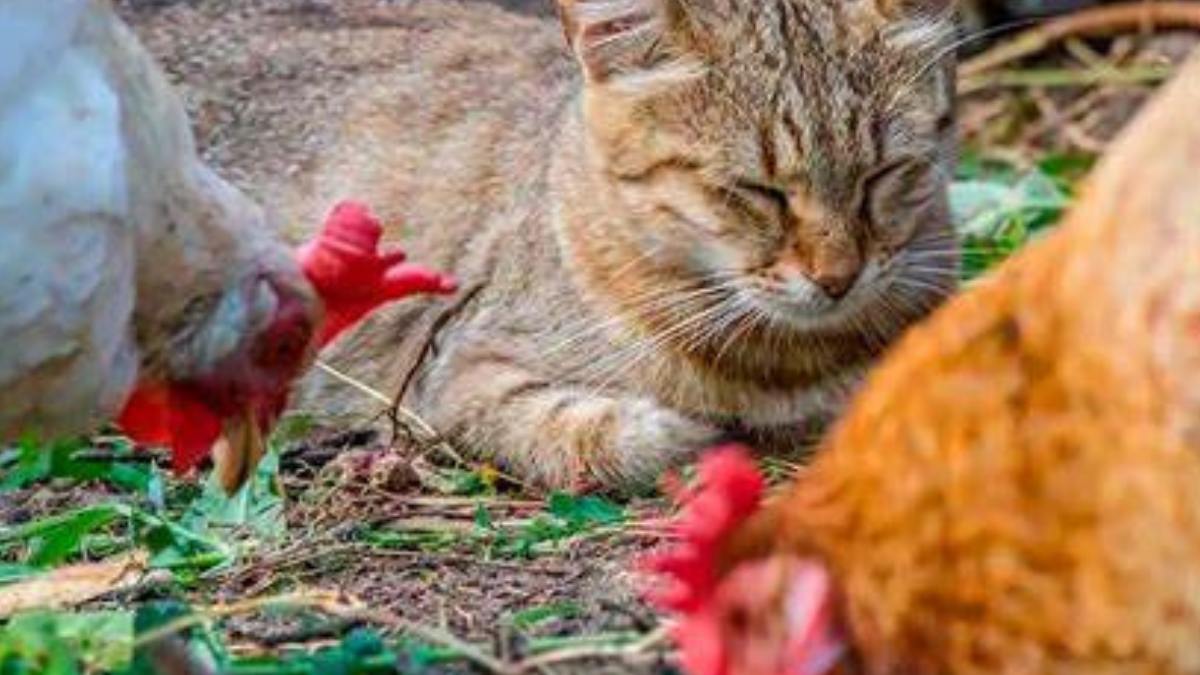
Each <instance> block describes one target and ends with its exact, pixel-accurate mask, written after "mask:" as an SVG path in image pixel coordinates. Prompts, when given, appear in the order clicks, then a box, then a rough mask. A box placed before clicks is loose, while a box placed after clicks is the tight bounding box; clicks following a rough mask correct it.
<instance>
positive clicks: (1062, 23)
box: [958, 0, 1200, 77]
mask: <svg viewBox="0 0 1200 675" xmlns="http://www.w3.org/2000/svg"><path fill="white" fill-rule="evenodd" d="M1152 28H1195V29H1200V4H1198V3H1194V2H1184V1H1179V0H1176V1H1174V2H1126V3H1122V4H1119V5H1108V6H1102V7H1093V8H1090V9H1085V10H1082V11H1079V12H1075V13H1073V14H1068V15H1066V16H1062V17H1059V18H1056V19H1051V20H1049V21H1047V22H1045V23H1043V24H1041V25H1039V26H1035V27H1034V28H1030V29H1028V30H1025V31H1022V32H1020V33H1018V34H1017V35H1016V36H1014V37H1013V38H1012V39H1011V40H1007V41H1005V42H1003V43H1001V44H999V45H997V46H995V47H993V48H992V49H989V50H988V51H986V52H984V53H982V54H980V55H978V56H976V57H974V58H971V59H968V60H967V61H964V62H963V64H962V65H961V66H960V67H959V69H958V72H959V76H961V77H970V76H974V75H979V74H981V73H984V72H987V71H989V70H995V69H996V68H999V67H1001V66H1004V65H1007V64H1009V63H1012V62H1013V61H1019V60H1021V59H1024V58H1026V57H1029V56H1033V55H1034V54H1037V53H1039V52H1042V51H1044V50H1046V49H1047V48H1049V47H1050V46H1051V45H1053V44H1055V43H1056V42H1059V41H1061V40H1065V39H1066V38H1069V37H1075V36H1083V37H1103V36H1107V35H1114V34H1117V33H1125V32H1130V31H1135V30H1138V29H1152Z"/></svg>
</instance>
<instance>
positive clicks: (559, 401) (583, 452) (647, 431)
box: [411, 348, 722, 492]
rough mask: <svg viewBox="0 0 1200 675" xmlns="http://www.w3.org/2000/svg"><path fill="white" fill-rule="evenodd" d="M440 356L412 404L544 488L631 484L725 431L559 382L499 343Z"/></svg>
mask: <svg viewBox="0 0 1200 675" xmlns="http://www.w3.org/2000/svg"><path fill="white" fill-rule="evenodd" d="M457 351H458V353H456V354H454V355H452V356H450V357H449V358H446V357H443V358H442V359H439V360H438V362H437V363H435V364H432V367H431V368H430V369H429V370H428V371H426V372H425V373H424V375H423V376H422V377H421V378H420V383H419V385H418V387H417V388H418V390H419V392H417V395H416V396H415V397H413V400H412V401H411V403H412V404H413V405H414V406H415V407H416V408H417V410H418V411H419V412H421V413H422V414H423V415H424V416H425V417H426V418H427V419H428V420H429V421H430V422H431V423H433V425H434V426H435V427H437V428H438V430H439V431H441V432H442V433H443V434H445V435H446V436H447V437H449V438H451V439H452V440H453V441H455V442H456V443H457V444H459V445H460V446H462V447H463V448H464V449H465V450H468V451H470V452H472V453H474V454H476V455H477V456H480V457H483V458H486V459H488V460H490V461H495V462H496V463H497V465H498V466H500V467H501V468H502V469H504V470H505V471H509V472H512V473H514V474H516V475H517V477H518V478H520V479H521V480H523V481H526V482H528V483H530V484H532V485H534V486H537V487H542V488H547V489H563V490H574V491H579V490H586V489H591V488H603V489H612V490H617V491H621V492H634V491H637V490H640V489H644V488H646V487H650V486H653V485H654V484H655V482H656V481H657V479H658V478H659V477H660V476H661V475H662V473H663V471H664V470H666V469H667V468H669V467H672V466H675V465H678V464H680V463H681V462H684V461H686V460H687V459H689V458H691V457H693V456H695V455H696V454H698V453H699V452H701V451H703V450H705V449H708V448H710V447H712V446H713V445H715V444H717V443H719V442H720V441H721V438H722V433H721V432H720V431H719V430H717V429H715V428H713V427H711V426H709V425H706V424H703V423H699V422H697V421H695V420H693V419H691V418H688V417H686V416H684V415H682V414H680V413H678V412H676V411H673V410H671V409H668V408H666V407H663V406H661V405H659V404H658V403H656V402H655V401H653V400H651V399H649V398H646V397H642V396H636V395H632V394H631V395H628V396H626V395H622V394H620V393H616V394H613V393H595V392H593V391H589V390H587V389H584V388H581V387H575V386H570V385H563V384H560V383H556V382H554V381H552V380H550V379H548V378H546V377H545V376H542V375H538V374H537V373H536V372H535V370H534V369H533V368H531V367H528V366H526V365H524V364H522V363H521V361H520V360H518V359H517V358H515V357H513V356H512V355H511V354H508V353H505V352H504V351H499V350H484V349H479V348H476V349H467V350H457Z"/></svg>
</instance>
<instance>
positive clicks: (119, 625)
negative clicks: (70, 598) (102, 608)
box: [0, 612, 133, 675]
mask: <svg viewBox="0 0 1200 675" xmlns="http://www.w3.org/2000/svg"><path fill="white" fill-rule="evenodd" d="M132 656H133V613H131V612H87V613H79V614H72V613H60V612H33V613H28V614H21V615H18V616H16V617H13V619H12V620H11V621H9V623H8V624H7V625H6V626H5V627H4V628H3V629H2V630H0V672H5V673H7V672H28V673H30V674H32V673H54V674H55V675H76V674H78V673H82V672H85V671H87V672H110V671H114V670H118V669H121V668H125V667H126V666H128V664H129V663H130V662H131V659H132ZM22 664H23V665H22ZM22 668H25V670H22Z"/></svg>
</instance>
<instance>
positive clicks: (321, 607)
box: [134, 591, 513, 675]
mask: <svg viewBox="0 0 1200 675" xmlns="http://www.w3.org/2000/svg"><path fill="white" fill-rule="evenodd" d="M271 607H291V608H300V609H314V610H317V611H320V612H324V613H325V614H329V615H331V616H335V617H338V618H344V619H352V620H358V621H364V622H367V623H374V624H379V625H384V626H387V627H389V628H392V629H393V630H396V631H400V632H404V633H408V634H410V635H414V636H416V637H418V638H420V639H422V640H425V641H427V642H430V643H432V644H436V645H439V646H441V647H445V648H447V649H451V650H453V651H454V652H455V653H456V654H458V655H460V656H462V657H463V658H464V659H466V660H468V661H470V662H471V663H474V664H475V665H477V666H479V667H481V668H484V669H485V670H487V671H488V672H490V673H494V674H496V675H511V674H512V673H513V670H512V669H511V668H510V667H509V666H508V665H507V664H505V663H503V662H501V661H500V660H499V659H497V658H495V657H493V656H491V655H489V654H486V653H484V652H483V651H481V650H480V649H478V648H477V647H475V646H474V645H472V644H469V643H467V642H465V641H463V640H461V639H459V638H457V637H455V636H454V635H452V634H450V633H448V632H446V631H444V630H441V629H438V628H434V627H432V626H425V625H423V624H417V623H413V622H411V621H408V620H407V619H404V618H403V617H400V616H398V615H396V614H394V613H392V612H390V611H387V610H382V609H373V608H370V607H365V606H356V605H349V604H346V603H345V602H343V601H342V600H341V599H340V598H339V596H338V594H336V593H331V592H327V591H319V592H312V593H289V594H284V595H277V596H272V597H266V598H251V599H249V600H242V601H239V602H234V603H229V604H224V605H214V606H211V607H207V608H203V609H199V610H197V611H196V612H195V613H193V614H190V615H188V616H184V617H180V618H179V619H176V620H174V621H170V622H168V623H166V624H164V625H162V626H159V627H158V628H155V629H154V630H151V631H147V632H146V633H144V634H142V635H139V636H138V637H137V639H136V640H134V647H145V646H147V645H150V644H152V643H154V642H157V641H158V640H161V639H163V638H166V637H169V636H171V635H175V634H177V633H179V632H181V631H184V630H187V629H189V628H193V627H195V626H198V625H200V624H202V623H205V622H207V621H212V620H214V619H221V618H227V617H231V616H237V615H240V614H250V613H253V612H257V611H259V610H262V609H267V608H271Z"/></svg>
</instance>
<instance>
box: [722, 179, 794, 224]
mask: <svg viewBox="0 0 1200 675" xmlns="http://www.w3.org/2000/svg"><path fill="white" fill-rule="evenodd" d="M728 192H729V194H730V195H731V197H733V198H734V199H736V200H737V201H739V202H741V203H742V205H743V206H746V207H748V208H749V209H750V210H752V211H753V212H755V213H756V214H757V215H759V216H760V217H767V218H773V219H774V218H779V217H781V216H782V215H783V214H784V213H785V212H787V209H788V196H787V193H786V192H784V191H783V190H780V189H778V188H774V187H771V186H769V185H763V184H761V183H757V182H754V181H751V180H738V181H735V182H734V183H733V186H732V187H730V188H728Z"/></svg>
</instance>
